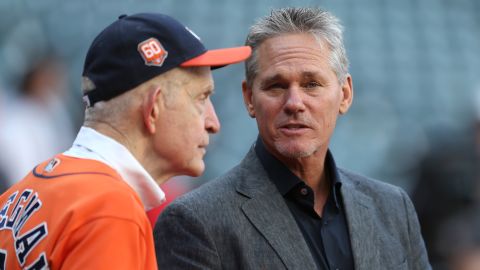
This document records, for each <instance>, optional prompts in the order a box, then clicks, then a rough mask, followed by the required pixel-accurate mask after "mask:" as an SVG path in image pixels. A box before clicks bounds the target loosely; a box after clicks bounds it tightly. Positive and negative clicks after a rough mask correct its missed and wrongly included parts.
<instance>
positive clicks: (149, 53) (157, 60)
mask: <svg viewBox="0 0 480 270" xmlns="http://www.w3.org/2000/svg"><path fill="white" fill-rule="evenodd" d="M138 52H140V55H141V56H142V58H143V60H145V65H147V66H157V67H161V66H162V65H163V62H164V61H165V59H166V58H167V56H168V52H167V51H166V50H165V48H163V46H162V44H161V43H160V41H158V40H157V39H156V38H149V39H147V40H145V41H143V42H140V44H138Z"/></svg>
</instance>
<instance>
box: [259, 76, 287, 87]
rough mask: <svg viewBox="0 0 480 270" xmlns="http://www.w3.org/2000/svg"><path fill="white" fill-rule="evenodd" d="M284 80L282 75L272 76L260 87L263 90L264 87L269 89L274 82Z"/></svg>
mask: <svg viewBox="0 0 480 270" xmlns="http://www.w3.org/2000/svg"><path fill="white" fill-rule="evenodd" d="M282 79H283V76H282V75H280V74H275V75H273V76H270V77H267V78H265V79H264V80H263V81H262V82H261V83H260V87H261V88H264V87H267V86H268V85H269V84H271V83H272V82H276V81H280V80H282Z"/></svg>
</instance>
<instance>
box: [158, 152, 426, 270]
mask: <svg viewBox="0 0 480 270" xmlns="http://www.w3.org/2000/svg"><path fill="white" fill-rule="evenodd" d="M339 174H340V180H341V181H342V187H341V193H342V196H343V201H344V205H345V211H346V218H347V223H348V229H349V232H350V239H351V246H352V252H353V257H354V263H355V269H356V270H384V269H385V270H391V269H392V270H396V269H398V270H400V269H418V270H420V269H421V270H423V269H431V267H430V265H429V262H428V258H427V252H426V250H425V245H424V243H423V239H422V237H421V235H420V228H419V223H418V219H417V216H416V213H415V210H414V207H413V205H412V203H411V201H410V199H409V198H408V196H407V194H406V193H405V192H404V191H403V190H402V189H400V188H398V187H395V186H392V185H389V184H385V183H382V182H378V181H375V180H372V179H369V178H366V177H364V176H360V175H357V174H353V173H351V172H348V171H345V170H342V169H339ZM154 234H155V246H156V254H157V260H158V265H159V268H160V269H229V270H230V269H302V270H303V269H315V268H316V266H315V262H314V260H313V258H312V256H311V254H310V250H309V248H308V246H307V243H306V242H305V240H304V238H303V235H302V233H301V231H300V229H299V228H298V226H297V224H296V222H295V220H294V218H293V216H292V215H291V213H290V210H289V208H288V206H287V205H286V203H285V201H284V199H283V197H282V196H281V195H280V193H279V192H278V190H277V188H276V187H275V185H274V184H273V182H271V181H270V180H269V179H268V176H267V173H266V171H265V170H264V168H263V167H262V165H261V164H260V161H259V159H258V158H257V156H256V154H255V151H254V150H253V148H252V149H251V150H250V152H249V153H248V154H247V156H246V157H245V158H244V160H243V161H242V162H241V163H240V164H239V165H238V166H236V167H235V168H233V169H232V170H230V171H229V172H228V173H226V174H225V175H223V176H221V177H220V178H218V179H215V180H213V181H210V182H208V183H207V184H205V185H203V186H201V187H200V188H198V189H196V190H194V191H192V192H190V193H188V194H187V195H185V196H183V197H181V198H179V199H177V200H176V201H174V202H173V203H172V204H170V205H169V206H168V207H167V208H166V209H165V210H164V212H163V213H162V214H161V215H160V217H159V219H158V222H157V224H156V226H155V229H154ZM326 248H328V247H326Z"/></svg>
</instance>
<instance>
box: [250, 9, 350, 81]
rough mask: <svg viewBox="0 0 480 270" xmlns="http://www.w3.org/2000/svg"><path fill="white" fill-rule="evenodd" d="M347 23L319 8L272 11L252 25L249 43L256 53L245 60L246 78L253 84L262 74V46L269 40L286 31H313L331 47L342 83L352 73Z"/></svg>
mask: <svg viewBox="0 0 480 270" xmlns="http://www.w3.org/2000/svg"><path fill="white" fill-rule="evenodd" d="M342 32H343V26H342V25H341V24H340V21H339V19H338V18H337V17H335V16H334V15H332V14H331V13H329V12H327V11H325V10H322V9H319V8H293V7H289V8H282V9H276V10H272V12H271V14H270V15H269V16H266V17H263V18H261V19H260V20H258V21H257V22H256V23H255V24H254V25H252V26H251V27H250V32H249V33H248V36H247V39H246V41H245V44H246V45H249V46H250V47H252V51H253V52H252V56H251V57H250V58H249V59H247V61H245V72H246V74H245V75H246V81H247V85H248V86H249V87H252V84H253V80H254V79H255V76H256V75H257V73H258V53H257V49H258V47H259V46H260V45H261V44H262V42H264V41H265V40H267V39H269V38H272V37H276V36H279V35H282V34H292V33H310V34H312V35H313V36H314V37H315V38H316V39H317V40H318V41H319V43H320V45H322V43H323V42H325V43H326V44H327V45H328V47H329V49H330V50H331V54H330V66H331V67H332V69H333V71H334V72H335V74H336V75H337V78H338V81H339V83H340V84H343V83H344V82H345V79H346V78H347V75H348V58H347V54H346V51H345V47H344V44H343V36H342Z"/></svg>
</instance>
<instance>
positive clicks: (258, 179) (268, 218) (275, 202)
mask: <svg viewBox="0 0 480 270" xmlns="http://www.w3.org/2000/svg"><path fill="white" fill-rule="evenodd" d="M240 169H241V170H242V171H243V172H244V175H243V177H241V180H240V182H239V183H238V185H237V191H238V192H239V193H241V194H243V195H244V196H247V197H248V198H250V199H249V200H247V201H246V202H245V203H244V204H243V205H242V206H241V208H242V211H243V213H244V214H245V215H246V216H247V218H248V219H249V220H250V222H251V223H252V224H253V226H255V227H256V228H257V229H258V231H259V232H260V233H261V234H262V236H263V237H264V238H265V239H266V240H267V242H268V243H269V244H270V245H271V246H272V248H273V249H274V250H275V252H276V253H277V254H278V256H279V257H280V259H281V260H282V261H283V263H284V265H285V266H286V268H287V269H298V268H299V266H301V268H303V269H315V267H316V266H315V262H314V260H313V258H312V255H311V254H310V250H309V248H308V246H307V243H306V242H305V240H304V238H303V235H302V233H301V232H300V229H299V228H298V225H297V223H296V222H295V219H294V218H293V216H292V214H291V213H290V210H289V209H288V206H287V205H286V203H285V201H284V199H283V197H282V195H281V194H280V193H279V191H278V190H277V188H276V187H275V185H274V184H273V183H272V182H271V181H270V180H269V179H268V175H267V173H266V172H265V170H264V169H263V167H262V165H261V163H260V161H259V159H258V157H257V156H256V154H255V150H254V148H253V147H252V148H251V149H250V151H249V152H248V153H247V155H246V157H245V158H244V160H243V161H242V162H241V163H240Z"/></svg>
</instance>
